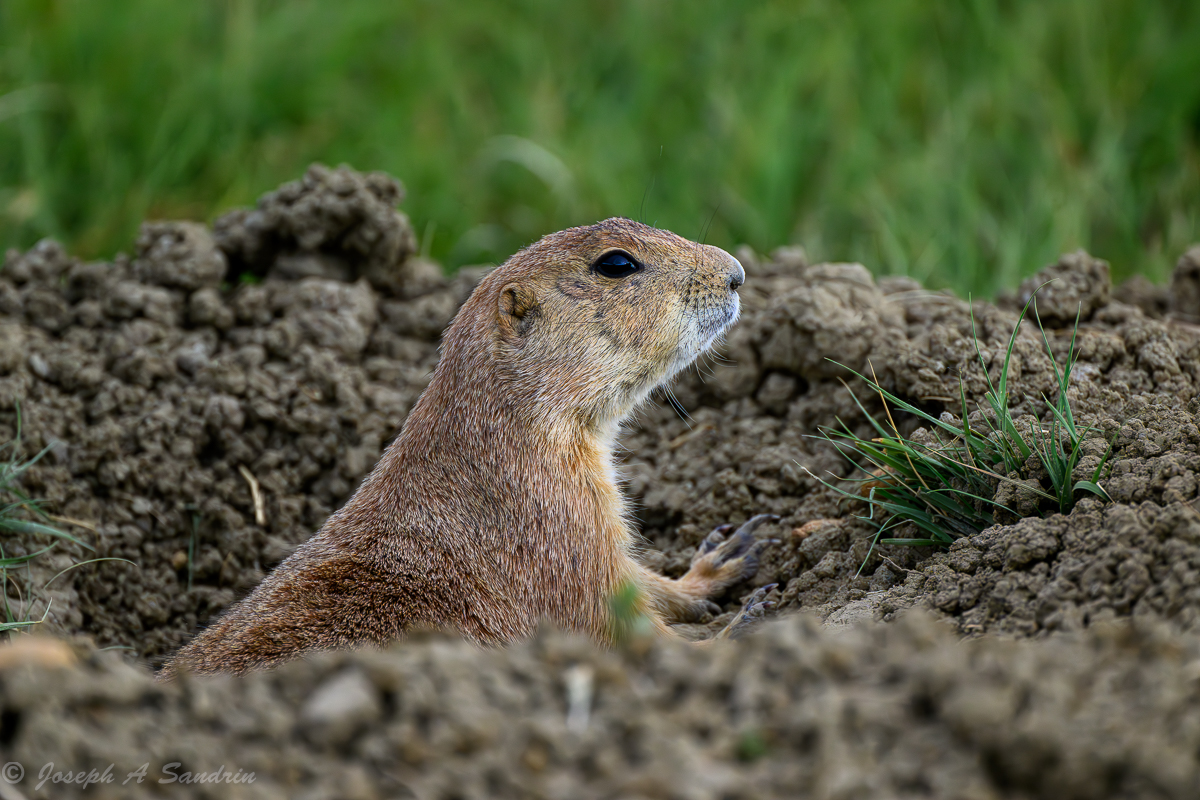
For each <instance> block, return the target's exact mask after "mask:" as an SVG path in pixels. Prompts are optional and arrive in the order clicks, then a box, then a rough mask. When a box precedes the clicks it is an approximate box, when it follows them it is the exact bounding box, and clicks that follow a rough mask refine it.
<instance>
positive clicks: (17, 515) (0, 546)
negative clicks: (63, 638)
mask: <svg viewBox="0 0 1200 800" xmlns="http://www.w3.org/2000/svg"><path fill="white" fill-rule="evenodd" d="M49 450H50V448H49V447H46V448H45V449H43V450H42V451H41V452H39V453H38V454H37V455H35V456H33V457H31V458H29V459H28V460H24V461H22V460H21V457H20V451H21V414H20V410H18V412H17V432H16V435H15V436H14V437H13V440H12V441H10V442H7V443H5V444H3V445H0V456H3V457H4V460H2V461H0V500H2V501H3V502H0V537H4V536H7V535H12V534H18V535H23V536H25V537H27V538H28V539H32V540H36V539H38V538H41V539H49V540H51V541H50V543H49V544H48V545H46V546H45V547H43V548H41V549H40V550H35V551H33V552H31V553H26V554H25V555H20V556H9V555H8V554H7V553H5V552H4V541H3V538H0V595H2V596H3V598H4V620H3V621H0V633H4V632H8V631H13V630H18V629H21V628H27V627H29V626H31V625H36V624H38V623H40V622H42V621H44V620H45V618H46V615H47V614H49V613H50V605H49V603H47V605H46V609H45V612H44V613H43V614H42V617H41V618H40V619H33V618H31V617H29V616H28V615H27V616H26V617H25V618H24V619H18V618H17V617H16V615H14V613H13V611H12V608H11V607H10V606H9V603H8V587H9V584H10V583H11V584H12V585H13V586H14V587H16V588H17V591H18V593H19V592H20V584H19V583H17V582H16V581H13V580H12V578H11V577H10V572H12V571H13V570H16V569H18V568H21V567H27V566H28V565H29V563H30V562H31V561H33V560H34V559H36V558H38V557H39V556H42V555H44V554H46V553H48V552H49V551H51V550H53V549H54V548H55V547H56V546H57V545H58V544H59V543H60V542H64V541H66V542H73V543H75V544H77V545H79V546H80V547H83V548H85V549H87V550H92V549H93V548H92V546H91V545H89V544H88V543H87V542H84V541H82V540H81V539H79V538H77V537H75V536H72V535H71V534H69V533H67V532H65V531H62V530H59V529H58V528H55V527H53V526H52V525H48V524H46V523H47V522H49V521H50V518H49V515H47V514H46V512H45V511H44V510H43V509H42V507H41V503H40V502H39V501H38V500H35V499H31V498H30V497H29V496H28V495H26V494H25V493H24V492H23V491H22V490H21V488H20V486H19V484H18V481H19V479H20V477H21V476H22V475H23V474H25V473H26V472H27V471H28V470H29V468H30V467H32V466H33V465H34V464H36V463H37V462H38V461H40V460H41V459H42V457H43V456H45V455H46V453H47V452H49ZM83 563H88V562H83ZM73 566H80V565H78V564H77V565H73ZM59 574H62V573H59ZM55 577H58V576H57V575H56V576H55ZM51 580H53V578H51Z"/></svg>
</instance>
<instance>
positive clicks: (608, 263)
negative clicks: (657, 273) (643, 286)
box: [592, 250, 642, 278]
mask: <svg viewBox="0 0 1200 800" xmlns="http://www.w3.org/2000/svg"><path fill="white" fill-rule="evenodd" d="M641 268H642V265H641V264H639V263H638V262H637V261H635V260H634V258H633V256H631V255H629V254H628V253H622V252H621V251H620V250H612V251H610V252H608V253H605V254H604V255H602V256H600V258H598V259H596V263H595V264H592V269H594V270H596V272H598V273H600V274H601V275H603V276H604V277H606V278H628V277H629V276H630V275H632V274H633V273H635V272H637V271H638V270H639V269H641Z"/></svg>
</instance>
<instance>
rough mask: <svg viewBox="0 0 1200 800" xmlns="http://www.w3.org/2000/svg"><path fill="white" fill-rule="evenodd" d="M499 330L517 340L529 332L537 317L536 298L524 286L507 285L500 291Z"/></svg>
mask: <svg viewBox="0 0 1200 800" xmlns="http://www.w3.org/2000/svg"><path fill="white" fill-rule="evenodd" d="M497 312H498V316H499V319H500V329H501V330H502V331H503V332H504V334H505V335H506V336H508V337H515V338H519V337H522V336H524V335H525V334H526V333H528V332H529V328H530V326H532V324H533V320H534V318H535V317H537V297H536V296H535V295H534V294H533V292H532V291H531V290H529V289H527V288H525V287H524V286H521V285H520V284H516V283H509V284H506V285H505V286H504V288H503V289H501V290H500V302H499V304H498V308H497Z"/></svg>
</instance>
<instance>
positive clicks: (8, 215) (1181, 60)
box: [0, 0, 1200, 294]
mask: <svg viewBox="0 0 1200 800" xmlns="http://www.w3.org/2000/svg"><path fill="white" fill-rule="evenodd" d="M314 160H320V161H324V162H326V163H330V164H338V163H342V162H346V163H349V164H351V165H353V166H354V167H356V168H359V169H382V170H386V171H388V172H390V173H392V174H394V175H396V176H398V177H399V178H401V179H402V180H403V181H404V182H405V184H406V185H407V188H408V199H407V201H406V203H405V206H404V207H405V210H406V211H407V212H408V213H409V214H410V215H411V217H412V218H413V221H414V224H415V225H416V228H417V231H418V234H419V235H420V236H421V237H422V243H423V247H425V248H426V249H427V251H428V252H429V253H431V254H432V255H433V256H434V257H435V258H438V259H440V260H442V261H444V262H445V263H447V264H448V265H450V266H455V265H460V264H464V263H469V262H479V261H487V260H493V261H498V260H502V259H503V258H505V257H506V256H507V255H508V254H509V253H510V252H511V251H512V250H514V249H515V248H517V247H519V246H520V245H522V244H524V243H526V242H528V241H530V240H532V239H534V238H536V237H537V236H539V235H541V234H543V233H546V232H549V231H552V230H556V229H558V228H562V227H565V226H567V225H570V224H576V223H583V222H590V221H594V220H596V219H598V218H601V217H606V216H609V215H614V214H621V215H625V216H630V217H635V218H641V219H643V220H644V221H646V222H650V223H653V224H657V225H659V226H662V227H667V228H670V229H672V230H675V231H676V232H678V233H680V234H682V235H684V236H688V237H690V238H696V237H699V236H700V235H701V234H702V232H703V233H704V235H705V236H706V239H707V241H709V242H712V243H715V244H719V245H722V246H726V247H732V246H733V245H735V244H738V243H742V242H746V243H749V244H751V245H753V246H754V247H755V248H757V249H758V250H760V251H767V250H769V249H771V248H772V247H774V246H777V245H780V244H785V243H789V242H795V243H800V244H803V245H804V246H805V247H806V248H807V249H808V251H809V253H810V256H811V257H814V258H821V259H838V260H851V259H852V260H859V261H862V262H864V263H865V264H867V265H868V266H870V267H871V268H872V269H874V270H876V271H878V272H889V273H902V274H909V275H912V276H914V277H916V278H918V279H920V280H922V281H924V282H926V284H927V285H930V286H950V287H953V288H955V289H956V290H958V291H960V292H963V293H965V292H968V291H971V292H975V293H984V294H988V293H992V292H994V291H995V290H997V289H999V288H1003V287H1012V286H1015V284H1016V281H1017V280H1018V279H1019V277H1020V276H1021V275H1024V274H1027V273H1029V272H1032V271H1033V270H1035V269H1037V268H1038V267H1040V266H1041V265H1042V264H1044V263H1046V262H1049V261H1051V260H1053V259H1054V258H1055V257H1056V256H1057V255H1058V254H1059V253H1060V252H1062V251H1065V250H1068V249H1072V248H1076V247H1086V248H1088V249H1089V250H1091V251H1092V252H1094V253H1095V254H1097V255H1099V256H1102V257H1104V258H1107V259H1109V260H1110V261H1112V262H1113V264H1114V268H1115V271H1116V273H1117V274H1118V275H1128V274H1131V273H1133V272H1140V273H1143V274H1146V275H1148V276H1149V277H1151V278H1152V279H1156V280H1162V279H1164V278H1165V276H1166V275H1167V274H1168V273H1169V270H1170V267H1171V265H1172V264H1173V262H1174V260H1175V259H1176V258H1177V257H1178V256H1179V254H1180V253H1181V252H1182V251H1183V249H1184V248H1185V247H1186V246H1187V245H1188V244H1190V243H1192V242H1195V241H1198V240H1200V3H1197V2H1194V0H1181V1H1180V2H1166V1H1165V0H1164V1H1160V2H1152V1H1150V0H1044V1H1043V2H1014V1H1011V0H970V1H969V2H968V1H967V0H963V2H941V3H933V2H926V1H925V0H857V1H856V2H822V1H821V0H812V1H811V2H773V1H771V0H766V1H764V2H747V3H732V2H715V1H713V0H687V1H686V2H677V1H675V0H641V1H640V2H639V1H637V0H604V1H603V2H593V3H588V4H574V3H561V2H554V0H516V1H515V2H508V3H490V2H480V1H479V0H462V1H461V2H458V3H440V2H432V1H431V0H416V1H415V2H405V3H390V2H364V1H362V0H341V2H338V3H328V2H316V0H288V1H287V2H268V1H267V0H259V1H258V2H254V1H253V0H225V1H224V2H215V1H214V2H200V3H181V2H169V1H168V0H120V1H119V2H116V1H111V0H28V1H26V0H0V244H3V245H4V246H19V247H24V246H28V245H29V244H31V243H32V242H34V241H36V240H37V239H38V238H40V237H43V236H54V237H57V238H59V239H62V240H64V241H66V242H67V243H68V244H69V245H70V246H71V247H72V248H73V249H74V250H75V251H76V252H78V253H80V254H82V255H84V256H87V257H99V256H107V255H111V254H112V253H113V252H114V251H116V250H119V249H126V250H128V249H129V248H130V247H131V242H132V239H133V236H134V233H135V231H136V227H137V224H138V222H139V221H140V220H141V219H143V218H144V217H158V218H180V217H186V218H198V219H211V218H212V217H214V216H215V215H217V214H219V213H220V212H221V211H223V210H226V209H228V208H230V207H232V206H237V205H244V204H249V203H251V202H252V201H253V200H254V199H255V198H256V197H257V196H258V195H259V194H260V193H262V192H263V191H266V190H269V189H271V188H274V187H275V186H276V185H277V184H279V183H281V182H283V181H285V180H289V179H292V178H296V177H299V176H300V175H301V174H302V172H303V169H304V167H305V166H306V165H307V164H308V163H309V162H311V161H314Z"/></svg>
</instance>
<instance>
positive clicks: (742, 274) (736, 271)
mask: <svg viewBox="0 0 1200 800" xmlns="http://www.w3.org/2000/svg"><path fill="white" fill-rule="evenodd" d="M730 259H731V260H732V261H733V271H732V272H730V273H729V291H731V292H736V291H737V288H738V287H739V286H741V285H742V284H743V283H745V282H746V270H744V269H742V262H740V261H738V260H737V259H736V258H733V256H730Z"/></svg>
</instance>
